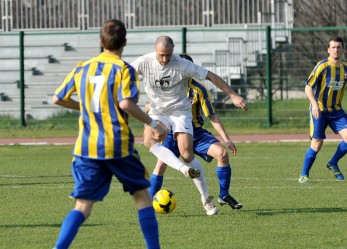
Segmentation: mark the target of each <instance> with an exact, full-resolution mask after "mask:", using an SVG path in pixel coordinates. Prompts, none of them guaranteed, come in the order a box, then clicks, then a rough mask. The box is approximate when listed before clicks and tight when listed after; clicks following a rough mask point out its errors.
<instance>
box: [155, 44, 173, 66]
mask: <svg viewBox="0 0 347 249" xmlns="http://www.w3.org/2000/svg"><path fill="white" fill-rule="evenodd" d="M155 52H156V53H157V61H158V62H159V63H160V65H163V66H164V65H166V64H168V63H169V62H170V60H171V56H172V53H173V47H164V46H162V45H161V44H158V45H157V46H156V47H155Z"/></svg>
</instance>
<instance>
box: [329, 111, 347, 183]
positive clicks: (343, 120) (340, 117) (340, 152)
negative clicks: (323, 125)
mask: <svg viewBox="0 0 347 249" xmlns="http://www.w3.org/2000/svg"><path fill="white" fill-rule="evenodd" d="M338 113H340V114H337V117H336V118H335V119H334V120H332V121H331V123H330V127H331V129H332V130H333V131H334V132H335V133H339V135H340V136H341V137H342V139H343V140H342V142H341V143H340V144H339V145H338V146H337V148H336V151H335V153H334V155H333V156H332V158H331V159H330V160H329V162H328V164H327V168H328V169H329V170H330V171H331V172H333V174H334V177H335V178H336V180H339V181H342V180H344V179H345V177H344V175H343V174H342V173H341V171H340V168H339V166H338V162H339V161H340V159H341V158H342V157H343V156H344V155H346V153H347V129H346V128H345V127H346V126H347V117H346V115H345V112H344V111H343V110H340V111H339V112H338Z"/></svg>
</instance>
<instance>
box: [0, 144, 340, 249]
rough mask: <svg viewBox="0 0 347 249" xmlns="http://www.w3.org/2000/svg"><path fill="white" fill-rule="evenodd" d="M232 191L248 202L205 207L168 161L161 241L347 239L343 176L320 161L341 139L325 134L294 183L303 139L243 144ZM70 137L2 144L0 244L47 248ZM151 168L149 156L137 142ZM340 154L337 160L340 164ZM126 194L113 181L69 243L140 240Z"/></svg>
mask: <svg viewBox="0 0 347 249" xmlns="http://www.w3.org/2000/svg"><path fill="white" fill-rule="evenodd" d="M237 146H238V155H237V157H232V158H231V159H230V161H231V163H232V167H233V180H232V185H231V193H232V194H233V195H234V196H235V197H236V198H237V199H238V200H239V201H241V202H242V203H243V204H244V208H243V209H241V210H239V211H236V210H232V209H231V208H230V207H226V206H223V207H220V208H219V214H218V215H216V216H212V217H210V216H206V215H205V214H204V211H203V209H202V206H201V203H200V198H199V194H198V192H197V190H196V188H195V187H194V185H193V183H192V181H191V180H189V179H186V178H184V177H183V176H182V175H181V174H180V173H179V172H176V171H174V170H173V169H171V168H169V169H168V170H167V172H166V178H165V181H164V187H166V188H168V189H170V190H172V191H173V192H174V193H175V194H176V196H177V202H178V204H177V208H176V210H175V211H174V212H173V213H171V214H168V215H158V216H157V217H158V221H159V225H160V236H161V237H160V239H161V244H162V248H163V249H171V248H185V249H196V248H214V249H217V248H245V249H249V248H252V249H253V248H255V249H257V248H259V249H260V248H261V249H262V248H267V249H272V248H274V249H277V248H281V249H282V248H288V249H293V248H324V249H326V248H333V249H338V248H346V247H345V246H346V245H347V236H346V231H347V222H346V218H345V217H346V214H347V207H346V203H347V196H346V186H347V181H344V182H337V181H335V180H334V179H333V176H332V174H331V172H329V171H328V170H327V169H326V168H325V164H326V162H327V160H328V159H329V157H330V156H331V154H333V152H334V151H335V148H336V146H337V143H335V142H327V143H325V144H324V146H323V148H322V151H321V152H320V153H319V154H318V156H317V159H316V162H315V165H314V166H313V168H312V170H311V180H312V183H311V184H308V185H303V184H299V183H298V182H297V178H298V176H299V174H300V170H301V164H302V160H303V157H304V154H305V151H306V150H307V147H308V143H239V144H237ZM72 147H73V146H72V145H64V146H53V145H52V146H19V145H16V146H0V165H1V167H0V188H1V197H2V200H1V208H0V220H1V222H0V248H6V249H12V248H13V249H22V248H23V249H31V248H33V249H34V248H35V249H37V248H51V247H52V246H53V244H54V242H55V240H56V238H57V235H58V233H59V229H60V224H61V222H62V220H63V218H64V216H65V215H66V214H67V212H69V210H70V209H71V208H73V202H72V201H71V200H69V199H68V198H67V196H68V195H69V193H70V192H71V191H72V187H73V179H72V176H71V172H70V162H71V150H72ZM137 148H138V150H139V152H140V155H141V159H142V161H143V162H144V163H145V165H146V166H147V167H148V170H149V171H151V170H152V169H153V166H154V162H155V158H154V156H153V155H152V154H150V153H149V152H148V151H147V150H146V149H145V148H144V147H143V146H142V145H137ZM203 165H204V169H205V174H206V177H207V181H208V185H209V188H210V194H212V195H214V196H215V197H217V195H218V181H217V179H216V176H215V161H213V162H212V163H210V164H207V163H203ZM345 165H346V159H345V158H344V159H342V161H341V163H340V166H341V170H342V171H346V170H347V169H346V167H345ZM144 247H145V246H144V242H143V239H142V235H141V232H140V230H139V227H138V221H137V214H136V210H135V206H134V204H133V201H132V199H131V198H130V197H129V195H128V194H126V193H123V192H122V187H121V185H120V184H119V183H118V182H117V181H116V180H114V182H113V184H112V187H111V191H110V193H109V195H108V196H107V198H106V199H105V200H104V202H102V203H98V204H96V205H95V208H94V210H93V213H92V216H91V217H90V218H89V219H88V220H87V221H86V223H85V224H84V225H83V226H82V227H81V229H80V230H79V233H78V235H77V237H76V239H75V241H74V242H73V245H72V246H71V248H76V249H77V248H98V249H103V248H105V249H108V248H124V249H138V248H144Z"/></svg>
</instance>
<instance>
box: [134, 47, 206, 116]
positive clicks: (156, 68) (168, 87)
mask: <svg viewBox="0 0 347 249" xmlns="http://www.w3.org/2000/svg"><path fill="white" fill-rule="evenodd" d="M131 65H132V66H133V67H134V68H135V70H136V71H137V73H138V74H139V75H141V76H142V82H143V84H144V87H145V91H146V93H147V95H148V98H149V100H150V102H151V104H150V112H149V114H154V115H172V116H180V115H182V114H184V113H185V114H186V113H191V103H190V101H189V99H188V97H187V88H188V80H189V78H194V79H196V80H199V81H201V80H204V79H206V76H207V73H208V70H207V69H205V68H202V67H200V66H198V65H195V64H194V63H192V62H191V61H189V60H186V59H183V58H181V57H180V56H178V55H175V54H173V55H172V57H171V60H170V62H169V63H168V64H166V65H164V66H163V65H161V64H160V63H159V62H158V61H157V59H156V52H153V53H149V54H145V55H143V56H141V57H139V58H137V59H136V60H135V61H133V62H132V63H131Z"/></svg>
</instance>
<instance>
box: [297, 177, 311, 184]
mask: <svg viewBox="0 0 347 249" xmlns="http://www.w3.org/2000/svg"><path fill="white" fill-rule="evenodd" d="M298 181H299V183H309V179H308V176H300V177H299V180H298Z"/></svg>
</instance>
